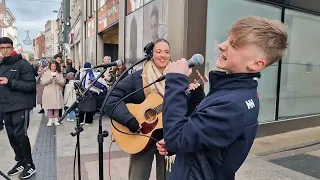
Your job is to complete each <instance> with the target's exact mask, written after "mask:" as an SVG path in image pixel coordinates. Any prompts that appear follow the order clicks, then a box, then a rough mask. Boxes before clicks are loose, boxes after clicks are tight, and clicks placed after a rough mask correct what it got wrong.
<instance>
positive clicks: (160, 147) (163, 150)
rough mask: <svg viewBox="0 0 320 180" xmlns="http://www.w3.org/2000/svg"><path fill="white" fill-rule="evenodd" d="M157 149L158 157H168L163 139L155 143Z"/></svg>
mask: <svg viewBox="0 0 320 180" xmlns="http://www.w3.org/2000/svg"><path fill="white" fill-rule="evenodd" d="M157 149H158V151H159V154H160V155H163V156H166V155H168V150H167V148H166V146H165V143H164V139H162V140H160V141H158V142H157Z"/></svg>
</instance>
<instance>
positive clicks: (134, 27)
mask: <svg viewBox="0 0 320 180" xmlns="http://www.w3.org/2000/svg"><path fill="white" fill-rule="evenodd" d="M142 24H143V8H141V9H139V10H137V11H135V12H134V13H131V14H130V15H128V16H127V17H126V32H125V33H126V39H125V64H126V67H129V66H131V64H133V63H135V62H136V61H138V60H140V59H142V58H143V47H144V46H143V43H142V40H143V26H142ZM141 68H142V65H138V66H136V67H135V68H134V69H133V70H132V71H131V72H129V73H132V72H135V71H137V70H139V69H141Z"/></svg>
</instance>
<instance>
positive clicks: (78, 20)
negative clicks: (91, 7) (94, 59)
mask: <svg viewBox="0 0 320 180" xmlns="http://www.w3.org/2000/svg"><path fill="white" fill-rule="evenodd" d="M83 6H84V2H83V1H81V0H73V1H71V2H70V32H69V42H68V43H69V46H70V54H68V58H70V59H72V60H73V61H74V65H75V67H76V68H77V69H79V68H81V67H82V66H81V65H82V64H83V63H84V62H83V59H84V58H83V57H84V56H83V53H82V52H83V47H82V45H83V35H82V34H83V32H82V30H83V29H84V27H83V26H84V24H83V22H84V21H83V13H82V12H83V11H82V9H83Z"/></svg>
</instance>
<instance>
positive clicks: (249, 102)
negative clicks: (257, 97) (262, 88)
mask: <svg viewBox="0 0 320 180" xmlns="http://www.w3.org/2000/svg"><path fill="white" fill-rule="evenodd" d="M246 104H247V107H248V109H252V108H254V107H256V105H254V102H253V100H252V99H249V100H247V101H246Z"/></svg>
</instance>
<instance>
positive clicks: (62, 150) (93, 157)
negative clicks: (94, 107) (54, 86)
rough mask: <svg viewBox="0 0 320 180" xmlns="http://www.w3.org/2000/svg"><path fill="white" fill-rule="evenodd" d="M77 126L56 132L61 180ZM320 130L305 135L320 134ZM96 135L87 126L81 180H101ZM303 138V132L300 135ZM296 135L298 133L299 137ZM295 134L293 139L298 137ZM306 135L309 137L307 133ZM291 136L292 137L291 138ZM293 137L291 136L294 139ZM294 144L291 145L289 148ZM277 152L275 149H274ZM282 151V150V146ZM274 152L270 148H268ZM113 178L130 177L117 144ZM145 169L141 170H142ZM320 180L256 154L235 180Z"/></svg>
mask: <svg viewBox="0 0 320 180" xmlns="http://www.w3.org/2000/svg"><path fill="white" fill-rule="evenodd" d="M73 127H74V124H73V123H70V122H65V123H64V124H63V126H61V127H59V128H57V157H58V163H57V164H58V179H59V180H67V179H71V178H72V164H73V154H74V145H75V143H76V139H75V137H71V136H70V134H69V132H71V131H72V130H73ZM103 127H104V130H108V131H109V132H111V131H110V120H109V119H104V120H103ZM319 130H320V127H319V128H318V129H314V130H313V131H310V130H308V131H306V132H312V133H314V132H319ZM97 132H98V121H97V120H94V123H93V124H92V125H90V126H84V132H83V133H82V134H81V153H82V155H81V158H82V179H85V180H98V179H99V178H98V177H99V166H98V154H97V152H98V144H97ZM299 133H300V134H299V135H301V132H299ZM296 134H297V133H296ZM296 134H293V135H296ZM304 134H307V133H304ZM289 135H290V134H289ZM289 135H284V137H283V138H279V137H281V136H283V135H277V136H274V137H272V138H273V139H274V140H273V142H274V143H271V144H276V145H278V144H279V143H278V142H277V141H276V140H275V139H277V138H278V139H281V140H284V139H285V137H286V136H289ZM293 135H292V134H291V135H290V136H289V137H290V138H295V137H292V136H293ZM266 140H270V138H269V139H257V142H256V144H257V145H256V146H259V148H260V149H259V148H258V149H259V150H258V151H257V152H263V151H262V150H261V148H263V146H261V143H259V142H261V141H266ZM104 144H105V145H104V152H105V153H104V179H109V171H108V169H109V160H108V153H107V152H108V148H109V145H110V137H108V138H106V139H105V143H104ZM293 144H294V143H293V142H292V141H290V145H293ZM273 147H274V148H275V146H273ZM281 147H283V146H281ZM266 150H271V147H269V148H266ZM110 165H111V166H110V170H111V172H110V175H111V179H112V180H127V173H128V168H129V156H128V155H127V154H125V153H123V152H122V151H121V150H120V149H119V147H118V146H117V145H116V143H113V145H112V148H111V157H110ZM154 167H155V164H153V169H152V174H151V177H150V180H155V179H156V178H155V168H154ZM141 168H142V167H141ZM253 179H254V180H269V179H272V180H302V179H303V180H317V179H316V178H312V177H310V176H307V175H305V174H302V173H299V172H297V171H294V170H291V169H287V168H285V167H282V166H279V165H276V164H274V163H271V162H267V161H265V160H263V159H260V158H257V157H255V156H254V152H251V154H250V155H249V157H248V158H247V160H246V161H245V163H244V165H243V166H242V167H241V169H240V170H239V171H238V172H237V175H236V180H253Z"/></svg>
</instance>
